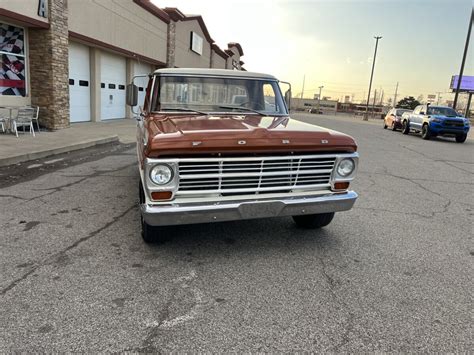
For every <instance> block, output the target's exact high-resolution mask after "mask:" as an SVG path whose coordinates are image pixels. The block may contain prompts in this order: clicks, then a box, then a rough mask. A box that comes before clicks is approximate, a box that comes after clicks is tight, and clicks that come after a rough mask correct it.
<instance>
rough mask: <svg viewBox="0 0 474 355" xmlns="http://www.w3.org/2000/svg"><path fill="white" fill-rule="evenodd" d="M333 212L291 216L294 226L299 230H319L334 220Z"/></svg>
mask: <svg viewBox="0 0 474 355" xmlns="http://www.w3.org/2000/svg"><path fill="white" fill-rule="evenodd" d="M334 214H335V213H334V212H330V213H321V214H308V215H302V216H293V220H294V221H295V223H296V225H297V226H298V227H301V228H308V229H314V228H321V227H325V226H327V225H328V224H329V223H331V221H332V219H333V218H334Z"/></svg>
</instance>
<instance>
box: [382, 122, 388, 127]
mask: <svg viewBox="0 0 474 355" xmlns="http://www.w3.org/2000/svg"><path fill="white" fill-rule="evenodd" d="M387 127H388V126H387V123H386V122H385V120H383V129H387Z"/></svg>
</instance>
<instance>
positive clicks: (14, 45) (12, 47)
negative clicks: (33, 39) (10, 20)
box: [0, 22, 26, 96]
mask: <svg viewBox="0 0 474 355" xmlns="http://www.w3.org/2000/svg"><path fill="white" fill-rule="evenodd" d="M0 61H1V64H2V66H1V68H0V95H8V96H26V53H25V30H24V29H23V28H22V27H17V26H12V25H9V24H6V23H2V22H0Z"/></svg>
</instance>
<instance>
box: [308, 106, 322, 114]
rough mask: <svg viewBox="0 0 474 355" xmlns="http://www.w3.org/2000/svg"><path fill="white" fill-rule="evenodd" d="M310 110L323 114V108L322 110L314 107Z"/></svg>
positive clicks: (310, 111) (309, 110)
mask: <svg viewBox="0 0 474 355" xmlns="http://www.w3.org/2000/svg"><path fill="white" fill-rule="evenodd" d="M308 112H309V113H317V114H320V115H322V114H323V110H320V109H317V108H314V107H313V108H310V109H308Z"/></svg>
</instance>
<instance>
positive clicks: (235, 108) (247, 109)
mask: <svg viewBox="0 0 474 355" xmlns="http://www.w3.org/2000/svg"><path fill="white" fill-rule="evenodd" d="M219 108H226V109H234V110H240V111H248V112H255V113H258V114H259V115H260V116H268V115H267V114H265V113H263V112H261V111H257V110H254V109H252V108H248V107H240V106H219Z"/></svg>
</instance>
